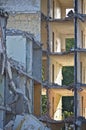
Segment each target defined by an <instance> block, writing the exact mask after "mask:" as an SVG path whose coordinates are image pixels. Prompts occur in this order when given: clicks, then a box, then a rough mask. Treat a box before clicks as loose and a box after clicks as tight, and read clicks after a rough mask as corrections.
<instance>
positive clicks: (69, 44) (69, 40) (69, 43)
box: [66, 38, 74, 51]
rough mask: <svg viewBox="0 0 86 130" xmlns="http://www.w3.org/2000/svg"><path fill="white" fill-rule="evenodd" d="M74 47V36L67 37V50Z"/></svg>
mask: <svg viewBox="0 0 86 130" xmlns="http://www.w3.org/2000/svg"><path fill="white" fill-rule="evenodd" d="M72 48H74V38H67V39H66V51H70V49H72Z"/></svg>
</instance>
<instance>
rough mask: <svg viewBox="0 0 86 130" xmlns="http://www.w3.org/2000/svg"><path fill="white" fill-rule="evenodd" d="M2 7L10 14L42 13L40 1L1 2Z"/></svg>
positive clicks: (18, 0) (10, 0) (12, 0)
mask: <svg viewBox="0 0 86 130" xmlns="http://www.w3.org/2000/svg"><path fill="white" fill-rule="evenodd" d="M0 7H1V8H4V9H5V10H6V11H8V12H13V13H15V12H37V11H40V0H15V1H14V0H4V1H3V0H0Z"/></svg>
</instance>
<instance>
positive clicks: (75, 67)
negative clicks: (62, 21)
mask: <svg viewBox="0 0 86 130" xmlns="http://www.w3.org/2000/svg"><path fill="white" fill-rule="evenodd" d="M74 10H75V14H77V12H78V0H74ZM77 24H78V20H77V17H75V18H74V27H75V28H74V33H75V48H74V49H77V39H78V38H77ZM74 63H75V64H74V130H77V125H76V120H77V51H75V52H74Z"/></svg>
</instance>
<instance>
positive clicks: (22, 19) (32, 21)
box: [7, 13, 41, 41]
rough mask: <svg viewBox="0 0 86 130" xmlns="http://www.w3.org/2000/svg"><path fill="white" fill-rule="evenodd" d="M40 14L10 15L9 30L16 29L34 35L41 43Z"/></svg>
mask: <svg viewBox="0 0 86 130" xmlns="http://www.w3.org/2000/svg"><path fill="white" fill-rule="evenodd" d="M40 20H41V19H40V14H39V13H37V14H36V13H30V14H22V13H21V14H16V15H10V16H9V19H8V23H7V28H14V29H19V30H23V31H27V32H28V33H31V34H34V36H35V40H38V41H40V40H41V36H40V22H41V21H40Z"/></svg>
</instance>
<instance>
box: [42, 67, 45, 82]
mask: <svg viewBox="0 0 86 130" xmlns="http://www.w3.org/2000/svg"><path fill="white" fill-rule="evenodd" d="M44 80H45V78H44V66H42V81H44Z"/></svg>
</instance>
